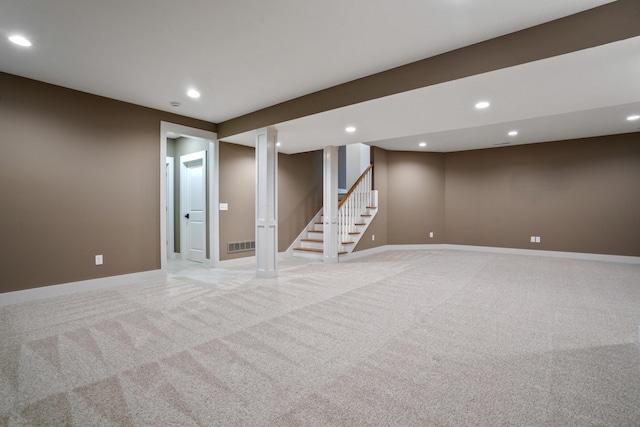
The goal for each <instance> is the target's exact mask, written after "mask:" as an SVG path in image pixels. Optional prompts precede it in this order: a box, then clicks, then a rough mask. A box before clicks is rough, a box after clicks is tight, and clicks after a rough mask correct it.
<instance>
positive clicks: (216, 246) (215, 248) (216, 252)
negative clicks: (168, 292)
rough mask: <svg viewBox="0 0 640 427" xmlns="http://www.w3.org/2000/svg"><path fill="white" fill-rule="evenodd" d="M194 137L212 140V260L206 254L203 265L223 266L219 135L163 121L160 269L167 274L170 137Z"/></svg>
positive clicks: (209, 157)
mask: <svg viewBox="0 0 640 427" xmlns="http://www.w3.org/2000/svg"><path fill="white" fill-rule="evenodd" d="M169 133H172V134H176V135H180V136H191V137H194V138H201V139H206V140H208V141H209V147H208V149H207V161H206V163H207V173H208V174H209V180H208V182H207V192H208V196H209V203H208V206H207V211H208V219H209V257H208V258H207V257H206V255H205V259H204V264H205V265H207V266H209V267H217V266H218V265H219V264H220V233H219V229H220V225H219V224H220V220H219V218H220V215H219V212H218V209H212V207H217V206H218V203H219V185H218V182H219V180H218V177H219V157H218V152H219V151H218V139H217V138H218V134H217V133H215V132H211V131H206V130H202V129H196V128H192V127H188V126H183V125H179V124H176V123H170V122H165V121H161V122H160V270H161V271H162V272H164V273H166V272H167V245H166V240H167V176H166V174H165V172H164V170H165V167H166V163H167V137H168V134H169Z"/></svg>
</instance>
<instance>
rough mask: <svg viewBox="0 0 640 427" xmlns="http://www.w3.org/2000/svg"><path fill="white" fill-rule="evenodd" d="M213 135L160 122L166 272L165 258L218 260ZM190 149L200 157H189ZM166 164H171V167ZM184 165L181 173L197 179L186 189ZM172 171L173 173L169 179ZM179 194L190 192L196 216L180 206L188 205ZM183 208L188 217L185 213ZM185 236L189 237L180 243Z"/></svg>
mask: <svg viewBox="0 0 640 427" xmlns="http://www.w3.org/2000/svg"><path fill="white" fill-rule="evenodd" d="M216 138H217V135H216V133H215V132H209V131H204V130H201V129H195V128H190V127H186V126H182V125H177V124H174V123H168V122H161V125H160V164H161V171H162V172H161V174H160V184H161V185H160V187H161V189H160V198H161V200H160V242H161V246H160V265H161V270H162V271H164V272H166V271H167V265H168V260H169V259H182V260H187V259H192V260H193V261H196V262H198V263H202V264H203V265H205V266H211V267H215V266H217V265H218V263H219V261H220V257H219V238H218V229H219V226H218V224H219V219H218V218H219V216H218V210H217V209H212V208H211V207H212V206H218V144H217V139H216ZM194 153H200V154H199V155H198V156H199V157H198V156H195V157H194V158H191V157H190V156H192V155H193V154H194ZM192 157H193V156H192ZM168 164H172V165H173V169H172V171H171V172H169V170H168V168H170V167H171V166H168ZM183 168H186V174H187V175H186V178H185V179H186V180H187V181H191V182H192V183H194V182H197V184H196V187H195V189H190V186H186V187H185V189H183V188H182V184H181V183H182V182H183V179H182V178H181V173H182V169H183ZM170 175H173V179H172V178H170ZM172 187H173V190H172ZM194 191H195V192H196V193H198V194H199V195H196V194H194ZM181 194H182V195H184V194H187V195H190V200H191V202H193V203H195V204H196V205H198V206H195V205H194V206H192V207H196V208H197V209H196V212H195V215H196V217H197V218H192V215H191V214H192V212H186V211H184V209H186V208H185V207H183V202H182V196H181ZM187 203H190V202H189V201H187ZM193 203H192V204H193ZM183 211H184V212H183ZM187 213H188V214H189V218H188V219H187V218H184V215H186V214H187ZM183 220H184V222H183ZM187 221H188V222H187ZM187 236H189V237H190V238H189V239H186V241H185V242H184V243H183V240H185V238H186V237H187ZM190 245H191V246H192V249H193V250H192V251H188V252H189V253H187V251H186V250H185V248H188V247H189V246H190Z"/></svg>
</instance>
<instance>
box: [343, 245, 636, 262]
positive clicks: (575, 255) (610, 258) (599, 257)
mask: <svg viewBox="0 0 640 427" xmlns="http://www.w3.org/2000/svg"><path fill="white" fill-rule="evenodd" d="M425 249H450V250H458V251H474V252H489V253H498V254H511V255H529V256H545V257H552V258H568V259H581V260H587V261H604V262H619V263H625V264H640V257H635V256H624V255H606V254H591V253H582V252H561V251H541V250H535V249H515V248H498V247H493V246H468V245H450V244H434V245H430V244H425V245H384V246H378V247H376V248H371V249H364V250H362V251H358V252H352V253H350V254H349V255H342V256H340V259H341V260H344V261H348V260H352V259H356V258H361V257H363V256H366V255H372V254H376V253H380V252H385V251H404V250H425Z"/></svg>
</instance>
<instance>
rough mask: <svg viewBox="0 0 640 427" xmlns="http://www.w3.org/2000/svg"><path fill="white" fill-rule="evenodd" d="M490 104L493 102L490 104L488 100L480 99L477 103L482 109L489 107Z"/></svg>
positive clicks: (479, 108) (477, 106)
mask: <svg viewBox="0 0 640 427" xmlns="http://www.w3.org/2000/svg"><path fill="white" fill-rule="evenodd" d="M489 105H491V104H489V102H487V101H480V102H478V103H477V104H476V108H477V109H478V110H482V109H485V108H487V107H488V106H489Z"/></svg>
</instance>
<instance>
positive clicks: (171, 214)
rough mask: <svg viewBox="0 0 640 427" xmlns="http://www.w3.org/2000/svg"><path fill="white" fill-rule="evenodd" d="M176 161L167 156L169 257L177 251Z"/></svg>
mask: <svg viewBox="0 0 640 427" xmlns="http://www.w3.org/2000/svg"><path fill="white" fill-rule="evenodd" d="M173 165H174V163H173V157H169V156H167V161H166V166H167V170H166V178H167V203H166V205H167V206H166V213H167V215H166V218H167V221H166V222H167V238H166V241H167V257H168V258H169V259H171V258H173V257H174V253H175V247H174V246H175V245H174V239H175V237H174V232H173V222H174V215H175V214H174V212H173V199H174V191H173V183H174V178H173V176H174V166H173Z"/></svg>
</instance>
